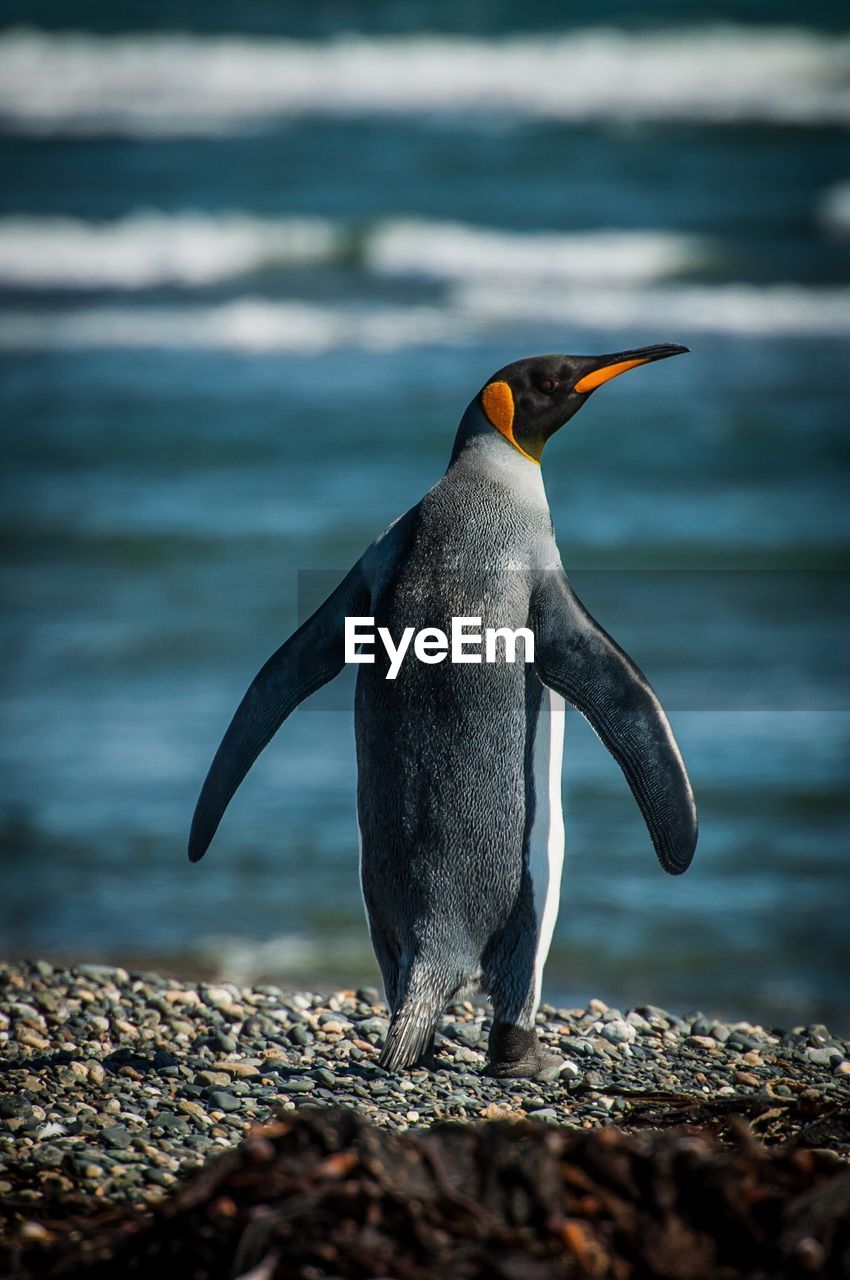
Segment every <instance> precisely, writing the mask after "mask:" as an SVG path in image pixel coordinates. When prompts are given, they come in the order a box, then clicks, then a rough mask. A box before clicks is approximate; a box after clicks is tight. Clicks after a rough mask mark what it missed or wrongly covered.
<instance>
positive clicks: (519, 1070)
mask: <svg viewBox="0 0 850 1280" xmlns="http://www.w3.org/2000/svg"><path fill="white" fill-rule="evenodd" d="M489 1055H490V1057H489V1061H488V1063H487V1066H486V1067H485V1068H484V1073H485V1075H488V1076H499V1077H501V1078H502V1079H517V1078H520V1077H522V1078H525V1079H534V1078H535V1077H537V1078H539V1079H542V1080H555V1079H556V1078H557V1077H558V1075H559V1074H560V1071H561V1067H562V1066H563V1065H564V1059H563V1058H559V1057H558V1055H557V1054H555V1053H546V1052H545V1051H544V1049H543V1047H542V1046H541V1044H540V1041H539V1040H538V1039H537V1032H536V1031H535V1030H534V1028H531V1029H530V1030H527V1029H526V1028H524V1027H517V1026H513V1025H511V1024H510V1023H506V1022H494V1023H493V1030H492V1031H491V1032H490V1044H489Z"/></svg>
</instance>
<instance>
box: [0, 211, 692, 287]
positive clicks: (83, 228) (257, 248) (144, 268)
mask: <svg viewBox="0 0 850 1280" xmlns="http://www.w3.org/2000/svg"><path fill="white" fill-rule="evenodd" d="M358 247H362V254H363V262H364V265H365V266H366V267H367V268H369V269H371V270H373V271H376V272H378V273H379V274H382V275H393V276H395V275H423V276H428V277H430V278H433V279H437V280H444V281H449V282H454V281H459V280H473V281H474V280H486V279H490V280H492V279H494V278H496V279H513V278H516V279H522V280H523V282H525V283H528V282H529V281H531V282H534V281H542V282H545V281H547V280H563V281H565V282H591V281H593V282H597V281H599V282H606V281H607V282H618V283H625V284H628V283H635V284H637V283H641V282H644V281H651V280H656V279H663V278H664V277H667V276H671V275H676V274H678V273H679V272H682V271H686V270H688V269H690V268H693V267H696V266H699V265H700V264H701V263H704V261H705V259H706V257H707V253H708V250H707V246H706V244H705V242H703V241H701V240H699V239H697V238H696V237H693V236H685V235H679V234H677V233H675V232H667V231H635V232H632V231H628V232H626V231H599V232H576V233H574V234H569V235H559V234H554V233H538V234H520V233H515V232H506V231H493V230H490V229H488V228H487V227H473V226H464V225H462V224H456V223H441V222H427V221H413V220H405V219H388V220H386V221H384V222H382V223H379V224H378V226H377V227H375V228H374V230H373V231H371V232H364V233H358V232H355V230H354V229H353V228H346V227H345V226H343V225H342V224H335V223H332V222H329V221H326V220H322V219H317V218H312V219H311V218H283V219H262V218H255V217H251V216H249V215H247V214H237V213H233V214H224V215H217V216H216V215H212V214H201V213H188V212H187V213H180V214H174V215H168V214H162V213H155V212H148V213H135V214H132V215H130V216H128V217H126V218H122V219H120V220H117V221H114V222H82V221H79V220H77V219H72V218H36V217H26V218H25V217H11V218H0V285H8V286H12V287H16V288H34V289H41V288H90V289H104V288H123V289H143V288H150V287H153V286H156V285H162V284H176V285H180V286H182V287H184V288H187V287H192V286H201V285H207V284H212V283H215V282H217V281H222V280H226V279H232V278H235V277H239V276H244V275H247V274H249V273H251V272H252V271H257V270H259V269H261V268H268V267H275V266H286V265H304V264H313V263H318V262H328V261H333V260H334V259H335V258H338V257H339V256H341V255H342V254H344V253H345V254H352V255H353V254H354V253H355V252H356V250H357V249H358Z"/></svg>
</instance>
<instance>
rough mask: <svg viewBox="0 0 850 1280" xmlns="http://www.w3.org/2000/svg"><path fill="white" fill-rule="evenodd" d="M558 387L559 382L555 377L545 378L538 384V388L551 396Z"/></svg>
mask: <svg viewBox="0 0 850 1280" xmlns="http://www.w3.org/2000/svg"><path fill="white" fill-rule="evenodd" d="M557 387H558V382H557V381H556V380H555V378H544V379H543V380H542V381H541V382H538V384H537V390H538V391H542V392H543V393H544V394H545V395H547V396H550V395H551V394H552V392H553V391H554V390H556V388H557Z"/></svg>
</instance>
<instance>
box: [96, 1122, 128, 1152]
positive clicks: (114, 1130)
mask: <svg viewBox="0 0 850 1280" xmlns="http://www.w3.org/2000/svg"><path fill="white" fill-rule="evenodd" d="M101 1137H102V1138H103V1140H104V1142H105V1143H106V1145H107V1146H108V1147H115V1148H117V1150H119V1151H123V1150H124V1149H125V1148H127V1147H129V1145H130V1143H131V1142H132V1141H133V1135H132V1134H131V1133H130V1130H129V1129H128V1128H127V1126H126V1125H125V1124H110V1125H107V1127H106V1128H105V1129H103V1130H101Z"/></svg>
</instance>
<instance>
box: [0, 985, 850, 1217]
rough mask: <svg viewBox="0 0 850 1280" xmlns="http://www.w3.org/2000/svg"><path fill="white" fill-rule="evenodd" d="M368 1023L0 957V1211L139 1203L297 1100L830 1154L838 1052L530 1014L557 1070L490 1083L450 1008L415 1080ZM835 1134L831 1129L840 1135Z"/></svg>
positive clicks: (766, 1039) (724, 1030) (379, 1117)
mask: <svg viewBox="0 0 850 1280" xmlns="http://www.w3.org/2000/svg"><path fill="white" fill-rule="evenodd" d="M386 1023H387V1010H386V1008H385V1006H384V1004H383V1002H382V1000H381V999H380V996H379V993H378V992H377V990H375V989H373V988H360V989H358V990H356V991H351V990H347V991H338V992H336V993H331V994H327V995H316V994H313V993H307V992H295V993H290V994H288V995H287V994H284V993H283V992H282V991H280V990H279V989H277V988H275V987H271V986H266V985H260V986H257V987H238V986H235V985H232V984H228V983H207V982H200V983H198V982H194V983H193V982H181V981H178V980H177V979H174V978H163V977H159V976H158V975H156V974H152V973H148V972H145V973H135V972H128V971H127V970H124V969H121V968H114V967H109V966H102V965H83V966H80V967H77V968H56V967H54V966H52V965H50V964H48V963H47V962H45V961H33V962H29V963H14V964H8V963H4V964H0V1058H2V1073H0V1202H5V1203H6V1204H7V1205H8V1206H11V1212H13V1213H14V1214H15V1215H16V1217H17V1220H18V1221H20V1220H21V1218H22V1217H26V1216H27V1215H31V1216H33V1217H37V1216H38V1210H39V1205H40V1203H42V1202H43V1200H44V1198H45V1197H46V1198H47V1199H49V1200H50V1201H51V1202H53V1203H55V1202H57V1201H61V1200H62V1199H63V1197H73V1196H75V1195H82V1196H84V1197H90V1198H91V1199H92V1200H93V1202H95V1203H99V1204H100V1205H101V1206H105V1205H109V1204H116V1203H124V1204H137V1205H142V1206H143V1205H153V1204H155V1203H157V1202H158V1201H160V1200H162V1199H163V1197H165V1196H166V1195H167V1194H168V1192H169V1190H170V1189H171V1188H173V1187H174V1186H175V1185H176V1184H177V1183H178V1181H179V1180H180V1179H181V1178H182V1177H183V1176H184V1175H186V1174H188V1173H190V1172H191V1171H193V1170H196V1169H198V1168H200V1167H202V1166H203V1165H204V1164H205V1163H206V1162H207V1161H208V1160H209V1159H211V1158H212V1157H214V1156H215V1155H217V1154H219V1153H221V1152H223V1151H225V1150H227V1149H229V1148H231V1147H233V1146H234V1144H236V1143H238V1142H239V1141H240V1140H241V1139H242V1138H243V1137H244V1136H245V1135H246V1134H247V1133H248V1132H249V1131H250V1130H251V1129H252V1128H253V1127H254V1126H256V1125H258V1124H263V1123H266V1122H267V1121H268V1120H270V1119H272V1118H273V1117H275V1116H279V1115H283V1116H284V1117H285V1116H286V1114H287V1113H290V1112H295V1111H297V1110H299V1109H301V1108H302V1107H304V1106H313V1107H315V1106H318V1107H325V1108H329V1107H343V1108H349V1109H352V1110H354V1111H356V1112H358V1113H359V1114H360V1115H361V1116H362V1117H363V1118H364V1119H365V1120H367V1121H369V1122H370V1123H371V1124H373V1125H375V1126H376V1127H377V1128H379V1129H386V1130H392V1131H395V1132H404V1131H406V1130H412V1131H414V1132H418V1131H421V1130H423V1129H429V1128H430V1127H431V1126H433V1125H436V1124H439V1123H441V1122H446V1121H461V1122H469V1121H479V1120H500V1119H508V1120H522V1119H526V1118H528V1119H531V1120H536V1121H539V1122H543V1123H548V1124H551V1125H557V1126H560V1127H562V1128H566V1129H573V1130H578V1131H581V1130H589V1129H594V1128H596V1127H598V1126H604V1125H609V1124H611V1123H612V1122H613V1123H615V1124H616V1125H617V1126H618V1127H620V1128H622V1129H624V1130H626V1131H627V1132H628V1131H638V1130H646V1129H659V1128H661V1129H663V1128H668V1127H671V1126H673V1125H676V1124H681V1123H689V1124H697V1125H701V1126H704V1127H706V1128H707V1129H709V1130H710V1131H711V1132H713V1133H716V1134H718V1135H719V1136H720V1137H721V1138H722V1137H724V1136H725V1135H727V1134H728V1132H729V1130H730V1126H733V1119H734V1117H739V1118H743V1119H746V1120H748V1121H749V1123H750V1125H751V1127H752V1130H753V1132H754V1134H755V1136H756V1137H758V1138H760V1139H761V1140H762V1141H764V1142H766V1143H768V1144H769V1143H777V1142H782V1141H789V1140H790V1141H793V1142H794V1143H795V1144H798V1145H807V1146H810V1147H816V1148H826V1149H830V1150H833V1151H834V1152H835V1153H836V1154H837V1155H839V1156H844V1155H847V1154H849V1153H850V1124H848V1122H847V1121H846V1120H845V1121H843V1122H836V1121H835V1120H834V1119H833V1117H835V1116H836V1115H837V1116H839V1117H840V1116H841V1114H842V1113H843V1114H844V1115H845V1116H846V1115H850V1041H847V1040H843V1039H841V1038H840V1037H838V1036H834V1035H832V1034H831V1033H830V1032H829V1030H828V1029H827V1028H826V1027H824V1026H820V1025H810V1026H808V1027H797V1028H793V1029H790V1030H789V1031H787V1032H785V1033H784V1034H783V1035H781V1036H780V1035H776V1034H774V1033H772V1032H769V1031H765V1030H764V1029H763V1028H761V1027H759V1026H753V1025H751V1024H749V1023H738V1024H734V1025H728V1024H721V1023H719V1022H717V1021H716V1020H714V1019H709V1018H704V1017H702V1015H700V1016H699V1017H696V1018H691V1019H689V1020H687V1021H686V1020H684V1019H682V1018H679V1017H677V1016H676V1015H674V1014H672V1013H669V1012H667V1011H665V1010H662V1009H659V1008H656V1007H655V1006H653V1005H651V1004H649V1005H644V1006H641V1007H640V1008H639V1009H633V1010H626V1011H622V1012H621V1011H619V1010H613V1009H609V1008H608V1007H607V1006H605V1005H604V1004H603V1003H602V1002H601V1001H591V1002H590V1003H589V1005H588V1007H587V1008H586V1009H557V1008H554V1007H553V1006H551V1005H543V1006H541V1011H540V1013H539V1015H538V1032H539V1034H540V1037H541V1040H542V1042H543V1043H544V1045H545V1046H546V1047H547V1048H548V1049H549V1050H550V1051H555V1052H557V1053H559V1054H560V1055H561V1056H562V1057H563V1058H564V1059H565V1065H564V1066H563V1068H562V1069H561V1070H560V1072H555V1073H552V1074H551V1078H549V1079H543V1080H540V1079H537V1080H494V1079H491V1078H489V1077H487V1076H484V1075H482V1074H481V1072H482V1068H483V1067H484V1064H485V1053H484V1049H485V1048H486V1031H487V1028H488V1025H489V1018H488V1016H487V1011H486V1010H485V1009H484V1008H483V1007H480V1006H475V1005H473V1004H471V1003H469V1002H465V1003H461V1004H456V1005H453V1006H451V1008H450V1009H449V1011H448V1012H447V1014H446V1015H445V1016H444V1017H443V1019H442V1020H441V1024H440V1030H439V1033H438V1037H437V1049H436V1056H435V1059H434V1064H433V1069H425V1068H419V1069H416V1070H413V1071H410V1072H406V1073H403V1074H399V1075H390V1074H388V1073H387V1072H385V1071H382V1070H381V1069H380V1068H379V1067H378V1066H377V1065H376V1061H375V1060H376V1058H377V1053H378V1049H379V1046H380V1044H381V1043H382V1041H383V1036H384V1033H385V1031H386ZM842 1123H843V1124H844V1128H843V1129H842V1127H841V1124H842Z"/></svg>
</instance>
